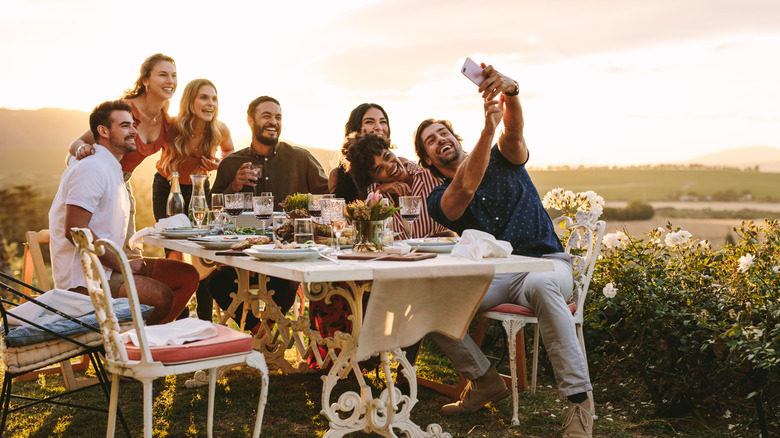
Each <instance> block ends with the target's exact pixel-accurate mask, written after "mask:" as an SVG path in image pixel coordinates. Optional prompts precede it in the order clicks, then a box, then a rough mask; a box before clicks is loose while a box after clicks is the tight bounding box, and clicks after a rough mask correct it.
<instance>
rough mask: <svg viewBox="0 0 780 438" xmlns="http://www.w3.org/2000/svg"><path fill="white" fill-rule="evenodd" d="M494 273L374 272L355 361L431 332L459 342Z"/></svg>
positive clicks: (475, 268) (463, 268)
mask: <svg viewBox="0 0 780 438" xmlns="http://www.w3.org/2000/svg"><path fill="white" fill-rule="evenodd" d="M390 263H392V262H390ZM494 271H495V269H494V267H493V265H492V264H483V263H472V264H464V265H458V266H450V267H440V268H436V269H431V268H430V267H425V266H410V267H408V268H404V270H403V271H399V270H397V269H387V268H374V283H373V285H372V286H371V296H370V298H369V299H368V306H367V307H366V313H365V317H364V318H363V326H362V327H361V329H360V337H359V338H358V347H357V351H356V353H355V354H356V356H357V360H363V359H365V358H367V357H369V356H371V355H372V354H374V353H378V352H380V351H388V350H392V349H394V348H403V347H407V346H409V345H412V344H414V343H415V342H417V341H419V340H420V339H422V338H423V336H425V335H427V334H428V333H430V332H433V331H436V332H439V333H443V334H445V335H447V336H450V337H451V338H454V339H463V336H465V334H466V330H467V329H468V326H469V322H470V321H471V319H472V318H473V317H474V314H475V313H476V312H477V308H478V307H479V304H480V303H481V302H482V298H483V297H484V296H485V292H487V289H488V287H489V286H490V282H491V281H492V280H493V273H494Z"/></svg>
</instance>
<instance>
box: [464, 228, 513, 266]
mask: <svg viewBox="0 0 780 438" xmlns="http://www.w3.org/2000/svg"><path fill="white" fill-rule="evenodd" d="M511 254H512V244H511V243H509V242H507V241H505V240H496V238H495V237H493V236H492V235H491V234H488V233H486V232H484V231H479V230H465V231H463V234H462V235H461V236H460V240H458V243H456V244H455V246H454V247H453V248H452V255H454V256H458V257H463V258H465V259H469V260H481V259H482V258H483V257H484V258H487V257H509V256H510V255H511Z"/></svg>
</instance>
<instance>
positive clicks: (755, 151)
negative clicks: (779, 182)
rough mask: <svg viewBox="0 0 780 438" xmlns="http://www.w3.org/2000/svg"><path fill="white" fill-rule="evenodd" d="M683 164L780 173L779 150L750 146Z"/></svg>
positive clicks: (694, 159) (709, 155) (715, 153)
mask: <svg viewBox="0 0 780 438" xmlns="http://www.w3.org/2000/svg"><path fill="white" fill-rule="evenodd" d="M684 162H685V163H686V164H701V165H704V166H724V167H736V168H739V169H745V168H754V167H756V166H758V170H759V171H760V172H780V148H773V147H770V146H751V147H745V148H736V149H727V150H725V151H719V152H713V153H711V154H706V155H702V156H700V157H695V158H692V159H689V160H685V161H684Z"/></svg>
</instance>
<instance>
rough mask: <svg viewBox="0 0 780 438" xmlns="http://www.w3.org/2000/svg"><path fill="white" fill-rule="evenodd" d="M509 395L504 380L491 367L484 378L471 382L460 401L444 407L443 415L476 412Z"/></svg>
mask: <svg viewBox="0 0 780 438" xmlns="http://www.w3.org/2000/svg"><path fill="white" fill-rule="evenodd" d="M507 395H509V388H507V387H506V383H504V379H503V378H502V377H501V375H500V374H498V370H496V368H495V367H490V369H489V370H488V372H487V373H485V375H484V376H482V377H480V378H479V379H477V380H472V381H469V383H468V384H466V388H465V389H464V390H463V393H462V394H461V395H460V400H458V401H456V402H455V403H450V404H446V405H444V406H442V408H441V414H442V415H455V414H467V413H470V412H476V411H478V410H479V409H481V408H482V407H483V406H485V405H486V404H488V403H490V402H494V401H498V400H501V399H502V398H504V397H506V396H507Z"/></svg>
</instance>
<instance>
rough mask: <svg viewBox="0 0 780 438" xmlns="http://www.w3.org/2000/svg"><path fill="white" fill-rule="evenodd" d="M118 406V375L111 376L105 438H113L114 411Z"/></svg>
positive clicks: (114, 425) (114, 426)
mask: <svg viewBox="0 0 780 438" xmlns="http://www.w3.org/2000/svg"><path fill="white" fill-rule="evenodd" d="M118 404H119V374H112V375H111V396H110V397H109V399H108V426H107V427H106V438H114V429H115V428H116V409H117V406H118Z"/></svg>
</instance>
